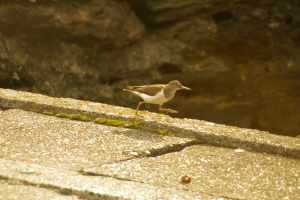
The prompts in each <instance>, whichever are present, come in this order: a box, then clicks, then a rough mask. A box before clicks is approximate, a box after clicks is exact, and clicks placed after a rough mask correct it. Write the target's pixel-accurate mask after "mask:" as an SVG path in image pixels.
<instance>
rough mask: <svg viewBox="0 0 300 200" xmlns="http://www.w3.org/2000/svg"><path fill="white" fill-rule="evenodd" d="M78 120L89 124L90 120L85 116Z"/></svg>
mask: <svg viewBox="0 0 300 200" xmlns="http://www.w3.org/2000/svg"><path fill="white" fill-rule="evenodd" d="M78 120H80V121H85V122H90V121H91V118H89V117H87V116H82V115H80V116H79V118H78Z"/></svg>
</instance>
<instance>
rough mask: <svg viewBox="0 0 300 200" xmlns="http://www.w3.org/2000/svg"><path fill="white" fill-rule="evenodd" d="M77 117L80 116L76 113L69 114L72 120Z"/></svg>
mask: <svg viewBox="0 0 300 200" xmlns="http://www.w3.org/2000/svg"><path fill="white" fill-rule="evenodd" d="M79 117H80V115H78V114H72V115H69V118H70V119H72V120H78V119H79Z"/></svg>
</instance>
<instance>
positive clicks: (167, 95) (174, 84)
mask: <svg viewBox="0 0 300 200" xmlns="http://www.w3.org/2000/svg"><path fill="white" fill-rule="evenodd" d="M127 87H128V88H129V89H124V91H129V92H131V93H133V94H136V95H138V96H140V97H141V98H142V99H143V100H144V101H141V102H139V104H138V107H137V108H136V111H135V114H136V115H137V114H138V113H137V111H138V109H139V107H140V106H141V105H142V104H143V103H152V104H158V105H159V106H158V110H159V111H166V112H170V113H178V112H177V111H176V110H172V109H163V108H161V106H162V104H163V103H166V102H167V101H170V100H171V99H172V98H173V97H174V95H175V93H176V91H177V90H181V89H183V90H191V89H190V88H188V87H184V86H182V85H181V83H180V82H179V81H177V80H174V81H171V82H169V83H168V84H166V85H164V84H155V85H143V86H127Z"/></svg>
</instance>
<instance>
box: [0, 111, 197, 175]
mask: <svg viewBox="0 0 300 200" xmlns="http://www.w3.org/2000/svg"><path fill="white" fill-rule="evenodd" d="M0 124H1V129H0V130H1V132H2V134H1V138H0V140H1V141H0V142H1V145H2V151H3V153H5V157H6V158H10V159H12V160H20V161H27V162H32V163H38V164H44V165H54V166H55V165H60V166H61V167H62V168H68V169H70V170H80V169H83V168H85V167H91V166H98V165H102V164H105V163H113V162H117V161H120V160H126V159H132V158H135V157H136V156H138V155H139V154H144V155H146V156H148V155H150V154H151V152H152V151H154V150H158V149H164V148H167V147H168V146H170V145H176V144H184V143H187V142H190V141H192V139H188V138H179V137H170V136H161V135H157V134H153V133H151V132H149V131H141V130H134V129H127V128H119V127H113V126H104V125H101V124H96V123H93V122H81V121H76V120H69V119H61V118H58V117H54V116H49V115H44V114H39V113H34V112H29V111H23V110H17V109H11V110H7V111H4V112H2V113H1V116H0Z"/></svg>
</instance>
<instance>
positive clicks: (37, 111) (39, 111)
mask: <svg viewBox="0 0 300 200" xmlns="http://www.w3.org/2000/svg"><path fill="white" fill-rule="evenodd" d="M34 112H36V113H43V111H41V110H34Z"/></svg>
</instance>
